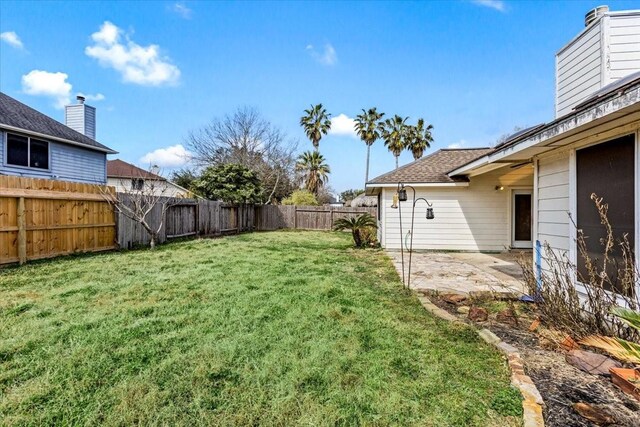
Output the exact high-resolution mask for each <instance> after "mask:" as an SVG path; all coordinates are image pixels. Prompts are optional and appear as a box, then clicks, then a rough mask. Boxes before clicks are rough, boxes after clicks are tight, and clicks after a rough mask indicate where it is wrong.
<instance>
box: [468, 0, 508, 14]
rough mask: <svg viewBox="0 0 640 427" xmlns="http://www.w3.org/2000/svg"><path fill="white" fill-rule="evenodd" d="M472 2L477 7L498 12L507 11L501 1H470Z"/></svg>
mask: <svg viewBox="0 0 640 427" xmlns="http://www.w3.org/2000/svg"><path fill="white" fill-rule="evenodd" d="M472 2H473V3H474V4H477V5H478V6H484V7H489V8H491V9H495V10H497V11H499V12H506V11H507V5H506V4H505V3H504V1H502V0H472Z"/></svg>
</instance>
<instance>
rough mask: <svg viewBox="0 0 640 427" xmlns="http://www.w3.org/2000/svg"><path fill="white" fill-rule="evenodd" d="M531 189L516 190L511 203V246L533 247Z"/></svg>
mask: <svg viewBox="0 0 640 427" xmlns="http://www.w3.org/2000/svg"><path fill="white" fill-rule="evenodd" d="M532 207H533V205H532V203H531V190H514V191H513V193H512V205H511V212H512V215H511V218H512V221H511V222H512V226H511V247H513V248H521V249H526V248H531V247H533V246H532V244H531V222H532V221H531V218H532V214H533V209H532Z"/></svg>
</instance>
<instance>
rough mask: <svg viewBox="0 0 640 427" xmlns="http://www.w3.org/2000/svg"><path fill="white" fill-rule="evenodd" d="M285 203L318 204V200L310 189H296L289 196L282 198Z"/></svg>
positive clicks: (298, 204) (299, 204) (297, 204)
mask: <svg viewBox="0 0 640 427" xmlns="http://www.w3.org/2000/svg"><path fill="white" fill-rule="evenodd" d="M282 204H283V205H296V206H318V200H317V199H316V196H314V195H313V193H312V192H310V191H309V190H295V191H294V192H293V193H291V195H290V196H289V197H287V198H286V199H283V200H282Z"/></svg>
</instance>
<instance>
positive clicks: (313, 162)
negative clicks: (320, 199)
mask: <svg viewBox="0 0 640 427" xmlns="http://www.w3.org/2000/svg"><path fill="white" fill-rule="evenodd" d="M296 171H298V172H302V174H303V177H304V178H303V179H304V186H305V188H306V189H307V190H309V191H310V192H312V193H313V194H314V195H315V196H316V197H317V196H318V193H319V192H320V189H321V188H322V187H324V185H325V184H326V183H327V182H328V181H329V174H330V173H331V168H329V165H327V164H326V163H325V159H324V156H323V155H322V154H320V153H318V152H317V151H305V152H304V153H302V154H301V155H300V157H298V162H297V163H296Z"/></svg>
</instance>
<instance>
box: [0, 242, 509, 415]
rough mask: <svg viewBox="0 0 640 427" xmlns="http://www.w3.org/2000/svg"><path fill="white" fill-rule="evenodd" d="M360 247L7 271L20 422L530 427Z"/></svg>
mask: <svg viewBox="0 0 640 427" xmlns="http://www.w3.org/2000/svg"><path fill="white" fill-rule="evenodd" d="M351 244H352V243H351V241H350V236H349V235H347V234H342V233H323V232H272V233H254V234H245V235H240V236H233V237H227V238H224V239H216V240H195V241H186V242H180V243H174V244H169V245H164V246H161V247H159V248H158V249H157V250H156V251H148V250H140V251H129V252H121V253H107V254H101V255H91V256H83V257H69V258H63V259H58V260H53V261H47V262H41V263H34V264H29V265H26V266H23V267H21V268H8V269H4V270H0V419H2V420H3V421H2V423H4V424H7V425H41V424H49V425H53V424H55V425H58V424H62V425H80V424H82V425H95V424H105V425H131V424H139V425H158V424H162V425H189V426H192V425H269V426H271V425H281V426H285V425H286V426H289V425H314V426H316V425H317V426H325V425H326V426H329V425H331V426H336V425H338V426H339V425H380V426H386V425H421V426H453V425H457V426H469V425H478V426H485V425H500V426H504V425H511V424H513V425H518V422H519V421H518V417H519V415H520V409H519V408H520V403H519V397H518V395H517V393H513V392H512V391H511V390H510V388H509V385H508V373H507V370H506V367H505V364H504V363H503V361H502V359H501V357H500V356H499V355H498V354H497V353H496V352H495V351H494V350H493V349H492V348H490V347H489V346H488V345H487V344H485V343H484V342H482V341H481V340H479V339H478V337H477V335H476V333H475V332H474V331H472V330H471V329H468V328H466V327H461V326H456V325H451V324H448V323H445V322H442V321H440V320H437V319H435V318H433V317H432V316H430V315H429V314H428V313H427V312H426V311H425V310H423V309H422V307H421V306H420V304H419V302H418V301H417V299H416V298H415V297H414V296H413V295H411V294H409V293H406V292H404V291H402V289H401V284H400V283H399V281H398V280H399V278H398V276H397V274H396V273H395V271H394V269H393V267H392V265H391V262H390V261H389V259H388V258H387V257H386V256H385V255H384V253H383V252H381V251H375V250H355V249H352V248H351Z"/></svg>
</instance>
